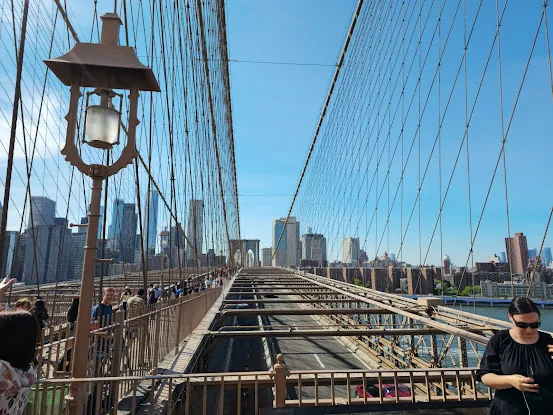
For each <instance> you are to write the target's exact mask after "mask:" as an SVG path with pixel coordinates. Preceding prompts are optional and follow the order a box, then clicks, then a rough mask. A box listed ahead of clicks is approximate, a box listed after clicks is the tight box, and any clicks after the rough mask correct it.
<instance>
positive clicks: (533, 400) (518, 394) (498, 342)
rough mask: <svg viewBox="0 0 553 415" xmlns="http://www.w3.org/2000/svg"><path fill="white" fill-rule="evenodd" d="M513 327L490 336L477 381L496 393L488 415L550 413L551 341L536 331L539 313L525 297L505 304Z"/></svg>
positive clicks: (552, 405) (552, 390)
mask: <svg viewBox="0 0 553 415" xmlns="http://www.w3.org/2000/svg"><path fill="white" fill-rule="evenodd" d="M508 316H509V320H511V322H512V323H513V327H512V328H510V329H509V330H501V331H499V332H497V333H496V334H494V335H493V336H492V337H491V338H490V341H489V342H488V345H487V346H486V351H485V352H484V356H483V357H482V361H481V362H480V370H478V372H477V374H476V375H477V378H478V379H479V380H480V381H481V382H482V383H483V384H484V385H486V386H489V387H490V388H493V389H495V390H496V392H495V397H494V399H493V401H492V404H491V406H490V412H489V413H490V415H519V414H524V415H526V414H531V415H540V414H544V415H545V414H548V415H550V414H552V413H553V360H552V357H551V353H552V352H553V346H552V345H553V338H552V337H551V335H550V334H548V333H544V332H541V331H538V328H539V327H540V325H541V321H540V310H539V308H538V307H537V306H536V304H535V303H534V302H533V301H532V300H530V299H529V298H526V297H515V298H514V299H513V300H512V301H511V304H510V305H509V314H508Z"/></svg>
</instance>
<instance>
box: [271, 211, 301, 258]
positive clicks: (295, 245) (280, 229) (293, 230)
mask: <svg viewBox="0 0 553 415" xmlns="http://www.w3.org/2000/svg"><path fill="white" fill-rule="evenodd" d="M285 223H286V218H280V219H276V220H274V221H273V249H275V250H276V252H275V254H274V257H273V261H272V264H273V266H277V267H287V266H290V265H291V266H294V267H296V266H298V265H299V264H300V256H301V244H300V223H299V222H298V221H297V220H296V218H295V217H294V216H290V217H289V218H288V223H286V227H284V224H285ZM281 233H282V238H280V235H281ZM279 238H280V243H279ZM277 245H278V246H277Z"/></svg>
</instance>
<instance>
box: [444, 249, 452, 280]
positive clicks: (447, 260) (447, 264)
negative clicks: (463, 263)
mask: <svg viewBox="0 0 553 415" xmlns="http://www.w3.org/2000/svg"><path fill="white" fill-rule="evenodd" d="M450 274H451V259H450V258H449V255H448V254H445V256H444V275H450Z"/></svg>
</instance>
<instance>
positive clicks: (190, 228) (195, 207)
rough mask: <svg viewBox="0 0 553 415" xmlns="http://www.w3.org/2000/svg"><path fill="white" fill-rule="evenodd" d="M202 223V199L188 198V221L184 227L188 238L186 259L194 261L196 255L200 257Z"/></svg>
mask: <svg viewBox="0 0 553 415" xmlns="http://www.w3.org/2000/svg"><path fill="white" fill-rule="evenodd" d="M203 224H204V201H203V200H194V199H192V200H190V208H189V210H188V223H187V228H186V230H187V232H186V236H187V238H188V244H187V245H186V258H187V260H188V261H196V260H197V257H200V258H201V256H202V244H203ZM181 247H182V246H181ZM196 255H197V256H196ZM192 264H196V262H193V263H192Z"/></svg>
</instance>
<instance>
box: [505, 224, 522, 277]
mask: <svg viewBox="0 0 553 415" xmlns="http://www.w3.org/2000/svg"><path fill="white" fill-rule="evenodd" d="M505 248H506V251H507V261H508V262H509V264H510V265H511V270H512V272H513V273H517V274H521V275H525V274H526V270H527V269H528V243H527V241H526V236H524V234H523V233H522V232H517V233H515V236H513V237H512V238H505Z"/></svg>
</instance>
